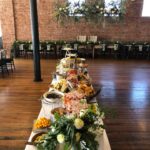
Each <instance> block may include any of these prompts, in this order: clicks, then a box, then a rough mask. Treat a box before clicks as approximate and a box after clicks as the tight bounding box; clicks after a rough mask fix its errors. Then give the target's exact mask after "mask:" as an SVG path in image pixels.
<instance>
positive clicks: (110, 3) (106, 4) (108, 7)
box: [105, 0, 121, 9]
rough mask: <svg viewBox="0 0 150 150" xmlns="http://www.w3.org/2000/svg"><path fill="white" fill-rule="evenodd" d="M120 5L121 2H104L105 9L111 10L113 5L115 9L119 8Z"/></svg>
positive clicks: (113, 0)
mask: <svg viewBox="0 0 150 150" xmlns="http://www.w3.org/2000/svg"><path fill="white" fill-rule="evenodd" d="M120 3H121V0H105V8H107V9H111V8H112V6H114V4H115V6H116V7H117V8H119V6H120Z"/></svg>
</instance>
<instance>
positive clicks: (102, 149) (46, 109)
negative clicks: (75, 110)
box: [25, 102, 111, 150]
mask: <svg viewBox="0 0 150 150" xmlns="http://www.w3.org/2000/svg"><path fill="white" fill-rule="evenodd" d="M60 106H62V103H61V102H58V103H51V104H46V103H44V102H42V108H41V111H40V113H39V116H38V118H39V117H47V118H51V117H53V115H52V114H51V110H52V109H53V108H55V107H60ZM51 119H53V118H51ZM34 135H35V133H34V132H32V133H31V135H30V138H29V140H28V141H31V139H32V137H33V136H34ZM98 138H99V139H98V141H99V149H98V150H111V147H110V144H109V140H108V137H107V134H106V131H105V130H104V131H103V134H102V135H101V136H100V137H98ZM25 150H36V147H35V146H32V145H26V147H25Z"/></svg>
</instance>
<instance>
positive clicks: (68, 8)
mask: <svg viewBox="0 0 150 150" xmlns="http://www.w3.org/2000/svg"><path fill="white" fill-rule="evenodd" d="M125 2H126V0H122V1H121V2H116V1H112V2H111V3H109V9H108V8H107V7H106V6H105V4H104V2H102V1H101V0H93V1H86V2H84V3H82V4H81V3H80V2H78V3H74V6H72V4H71V3H68V2H64V3H62V2H61V1H59V0H58V1H57V2H56V9H55V16H56V18H57V21H59V22H60V23H62V24H64V23H67V22H68V20H70V21H71V20H74V21H75V22H78V21H80V20H86V21H88V22H93V23H101V22H102V21H104V20H106V19H107V20H109V21H110V19H111V22H114V21H115V22H116V21H118V20H120V19H121V18H123V16H124V14H125V13H126V7H125V6H126V3H125ZM72 7H73V9H72Z"/></svg>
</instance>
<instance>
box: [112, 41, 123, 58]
mask: <svg viewBox="0 0 150 150" xmlns="http://www.w3.org/2000/svg"><path fill="white" fill-rule="evenodd" d="M111 54H112V55H113V57H114V58H115V59H118V58H121V52H120V44H119V43H115V44H114V45H113V49H112V52H111Z"/></svg>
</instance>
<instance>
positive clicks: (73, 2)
mask: <svg viewBox="0 0 150 150" xmlns="http://www.w3.org/2000/svg"><path fill="white" fill-rule="evenodd" d="M68 2H69V3H70V9H71V12H70V16H71V15H72V13H74V10H76V9H77V8H79V7H81V5H82V4H83V3H84V2H85V0H68ZM76 16H82V15H81V14H76Z"/></svg>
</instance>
